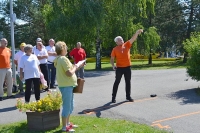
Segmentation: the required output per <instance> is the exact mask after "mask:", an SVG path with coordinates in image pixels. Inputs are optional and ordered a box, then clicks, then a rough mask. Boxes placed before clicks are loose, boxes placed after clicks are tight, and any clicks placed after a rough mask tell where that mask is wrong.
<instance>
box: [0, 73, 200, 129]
mask: <svg viewBox="0 0 200 133" xmlns="http://www.w3.org/2000/svg"><path fill="white" fill-rule="evenodd" d="M114 79H115V72H114V71H90V72H85V85H84V90H83V93H82V94H75V97H74V99H75V107H74V112H73V115H85V116H94V117H98V118H112V119H124V120H128V121H132V122H137V123H141V124H147V125H149V126H152V127H156V128H160V129H164V130H167V131H169V132H174V133H199V127H200V123H199V119H200V106H199V104H200V96H197V95H196V93H195V88H198V86H199V85H200V83H199V82H196V81H194V80H192V79H191V78H189V77H188V76H187V73H186V70H185V69H169V70H133V71H132V79H131V88H132V89H131V90H132V92H131V96H132V98H133V99H134V102H127V101H126V94H125V81H124V78H122V79H121V83H120V85H119V89H118V93H117V97H116V101H117V102H116V103H114V104H113V103H111V102H110V101H111V94H112V86H113V83H114ZM151 94H156V95H157V96H156V97H150V95H151ZM44 95H46V92H44V93H42V96H44ZM17 96H18V97H20V96H19V95H17ZM31 99H32V100H34V95H32V96H31ZM15 104H16V99H6V100H4V101H0V124H7V123H13V122H17V121H21V120H26V114H25V113H21V112H19V111H18V110H17V109H16V107H15ZM133 130H134V129H133Z"/></svg>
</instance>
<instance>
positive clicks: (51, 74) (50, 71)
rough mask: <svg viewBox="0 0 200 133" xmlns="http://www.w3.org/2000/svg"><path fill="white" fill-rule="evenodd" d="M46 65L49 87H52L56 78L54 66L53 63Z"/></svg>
mask: <svg viewBox="0 0 200 133" xmlns="http://www.w3.org/2000/svg"><path fill="white" fill-rule="evenodd" d="M47 65H48V74H49V83H50V87H53V86H54V85H55V79H56V68H55V67H54V64H53V63H52V64H47Z"/></svg>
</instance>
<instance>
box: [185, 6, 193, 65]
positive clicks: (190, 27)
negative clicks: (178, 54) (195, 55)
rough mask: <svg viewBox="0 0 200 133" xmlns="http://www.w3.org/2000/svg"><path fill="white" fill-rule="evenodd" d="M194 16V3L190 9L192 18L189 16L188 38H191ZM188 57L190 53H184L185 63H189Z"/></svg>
mask: <svg viewBox="0 0 200 133" xmlns="http://www.w3.org/2000/svg"><path fill="white" fill-rule="evenodd" d="M193 15H194V7H193V3H192V4H191V7H190V16H189V23H188V29H187V38H188V39H189V38H190V34H191V32H192V22H193ZM187 57H188V52H185V53H184V57H183V63H186V62H187Z"/></svg>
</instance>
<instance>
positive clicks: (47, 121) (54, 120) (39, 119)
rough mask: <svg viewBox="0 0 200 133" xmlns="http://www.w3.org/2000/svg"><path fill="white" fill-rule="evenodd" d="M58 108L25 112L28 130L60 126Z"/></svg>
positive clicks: (43, 129)
mask: <svg viewBox="0 0 200 133" xmlns="http://www.w3.org/2000/svg"><path fill="white" fill-rule="evenodd" d="M59 112H60V110H55V111H49V112H31V111H30V112H26V115H27V125H28V130H30V131H46V130H51V129H55V128H57V127H58V126H60V113H59Z"/></svg>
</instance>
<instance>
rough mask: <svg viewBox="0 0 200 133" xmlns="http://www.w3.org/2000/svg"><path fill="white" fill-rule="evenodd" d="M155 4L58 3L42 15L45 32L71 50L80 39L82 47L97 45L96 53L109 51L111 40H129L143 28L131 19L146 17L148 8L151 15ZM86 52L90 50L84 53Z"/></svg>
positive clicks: (110, 0) (143, 0) (146, 0)
mask: <svg viewBox="0 0 200 133" xmlns="http://www.w3.org/2000/svg"><path fill="white" fill-rule="evenodd" d="M154 3H155V1H154V0H138V1H134V0H129V1H128V0H92V1H83V0H74V1H66V0H61V1H52V3H51V4H50V5H46V6H45V8H44V10H43V15H44V16H45V24H46V26H47V29H48V32H49V33H50V34H54V35H56V36H57V37H58V38H59V39H62V40H64V41H66V42H67V43H68V46H69V47H70V48H72V46H73V44H75V43H76V41H77V40H79V41H81V42H83V44H84V46H85V47H87V45H89V46H91V44H96V50H99V49H100V48H105V49H107V48H109V49H110V52H111V48H112V47H113V46H114V45H115V43H114V41H113V39H114V37H116V36H117V35H121V36H122V37H123V38H124V40H128V39H130V37H131V36H132V34H133V33H135V31H136V29H138V28H140V27H143V26H142V25H141V24H140V23H134V20H135V19H136V18H138V17H146V12H147V9H148V10H152V12H153V7H154ZM147 5H148V7H149V8H147ZM87 48H88V47H87ZM134 48H137V47H134ZM89 50H93V49H91V48H90V49H87V50H86V51H89ZM96 52H97V53H96V55H98V56H100V53H99V51H96Z"/></svg>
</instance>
